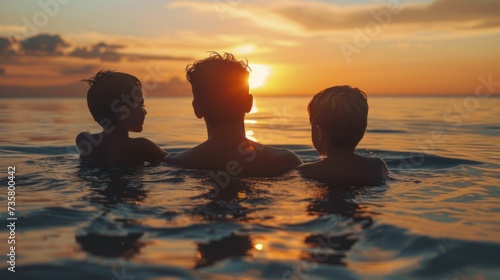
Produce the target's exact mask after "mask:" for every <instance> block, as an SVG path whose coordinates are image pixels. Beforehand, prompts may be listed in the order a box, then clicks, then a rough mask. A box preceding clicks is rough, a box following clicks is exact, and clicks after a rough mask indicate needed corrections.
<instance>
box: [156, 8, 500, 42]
mask: <svg viewBox="0 0 500 280" xmlns="http://www.w3.org/2000/svg"><path fill="white" fill-rule="evenodd" d="M389 2H390V3H395V4H397V3H399V5H389V4H385V5H384V4H382V3H380V2H379V3H370V4H351V5H344V6H340V5H337V4H334V3H326V2H320V1H294V0H288V1H279V3H278V1H276V2H266V3H265V2H262V1H257V2H255V3H253V2H252V3H253V4H250V3H248V2H241V3H238V5H233V6H231V7H229V8H230V9H229V8H228V9H225V10H223V12H224V17H225V20H231V19H232V18H241V19H246V20H249V21H253V22H254V24H256V26H260V27H262V28H263V29H264V30H267V31H269V30H275V31H284V30H286V31H288V32H289V33H288V34H290V35H295V36H299V37H301V36H315V35H318V34H320V35H321V34H325V33H326V34H327V35H332V34H333V35H339V34H340V35H341V33H342V32H351V31H352V30H353V29H354V28H357V27H359V28H364V27H365V25H367V23H369V22H372V21H374V20H376V18H375V16H374V15H378V16H379V17H380V19H383V20H385V17H387V15H388V16H389V17H390V24H389V25H388V26H390V28H391V31H394V32H396V33H401V34H409V33H412V34H415V33H418V34H420V33H421V32H422V31H428V30H429V29H430V30H434V31H436V30H437V31H458V32H463V31H467V30H468V31H477V30H478V29H483V30H495V29H498V28H500V20H499V18H498V11H500V1H493V0H435V1H432V2H427V3H415V2H410V3H405V1H389ZM264 5H265V7H266V8H265V9H263V7H264ZM166 7H167V8H185V9H190V10H192V11H196V12H205V13H217V12H218V13H220V12H221V11H217V10H216V9H215V8H214V6H213V5H212V4H210V3H206V2H198V1H172V2H170V3H169V4H167V6H166ZM388 33H390V32H388Z"/></svg>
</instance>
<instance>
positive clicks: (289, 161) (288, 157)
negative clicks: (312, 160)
mask: <svg viewBox="0 0 500 280" xmlns="http://www.w3.org/2000/svg"><path fill="white" fill-rule="evenodd" d="M283 157H284V162H285V163H286V165H287V167H288V169H289V170H291V169H294V168H296V167H298V166H300V165H302V164H303V162H302V159H300V157H299V156H298V155H297V154H296V153H294V152H293V151H291V150H288V149H283Z"/></svg>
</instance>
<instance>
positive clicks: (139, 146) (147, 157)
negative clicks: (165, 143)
mask: <svg viewBox="0 0 500 280" xmlns="http://www.w3.org/2000/svg"><path fill="white" fill-rule="evenodd" d="M134 142H135V143H134V146H135V148H134V150H135V153H136V156H137V158H141V159H142V160H143V161H147V162H155V161H161V160H162V159H163V158H164V157H165V156H167V155H168V152H166V151H164V150H163V149H162V148H160V147H159V146H158V145H156V144H155V143H153V142H152V141H151V140H149V139H146V138H136V139H134Z"/></svg>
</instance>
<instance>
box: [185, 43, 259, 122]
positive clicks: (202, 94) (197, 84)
mask: <svg viewBox="0 0 500 280" xmlns="http://www.w3.org/2000/svg"><path fill="white" fill-rule="evenodd" d="M250 71H251V69H250V67H249V66H248V62H247V61H246V60H237V59H236V58H235V57H234V55H232V54H230V53H224V55H221V54H219V53H217V52H211V53H210V55H209V56H208V57H207V58H205V59H202V60H197V61H195V62H194V63H192V64H188V65H187V67H186V78H187V80H188V81H189V82H190V83H191V86H192V92H193V97H194V102H196V103H197V104H198V106H199V108H200V109H201V110H202V112H203V116H204V118H205V120H206V121H208V122H210V123H212V124H227V123H237V122H240V121H241V119H242V118H244V115H245V108H244V106H245V100H247V99H246V98H248V95H249V85H248V78H249V75H250Z"/></svg>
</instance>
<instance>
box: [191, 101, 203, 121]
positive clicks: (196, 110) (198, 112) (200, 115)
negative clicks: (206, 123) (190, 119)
mask: <svg viewBox="0 0 500 280" xmlns="http://www.w3.org/2000/svg"><path fill="white" fill-rule="evenodd" d="M191 104H192V105H193V110H194V114H195V115H196V117H197V118H198V119H201V118H203V113H202V112H201V110H200V107H198V103H197V102H196V101H194V100H193V102H192V103H191Z"/></svg>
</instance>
